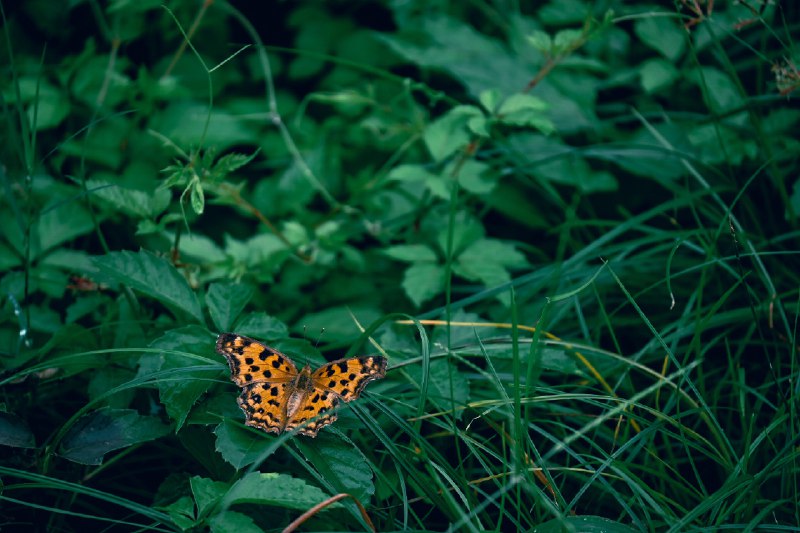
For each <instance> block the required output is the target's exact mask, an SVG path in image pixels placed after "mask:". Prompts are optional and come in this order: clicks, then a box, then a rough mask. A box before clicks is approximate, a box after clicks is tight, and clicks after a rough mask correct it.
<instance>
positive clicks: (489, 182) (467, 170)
mask: <svg viewBox="0 0 800 533" xmlns="http://www.w3.org/2000/svg"><path fill="white" fill-rule="evenodd" d="M493 172H495V171H494V170H493V169H492V167H490V166H489V165H487V164H486V163H483V162H481V161H475V160H473V159H468V160H467V161H464V163H463V164H462V165H461V169H460V170H459V173H458V183H459V184H461V187H462V188H463V189H464V190H465V191H468V192H471V193H472V194H477V195H484V194H489V193H490V192H492V189H494V186H495V185H496V184H497V180H496V179H495V178H494V176H493ZM448 198H449V194H448Z"/></svg>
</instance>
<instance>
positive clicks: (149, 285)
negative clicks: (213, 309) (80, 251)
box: [92, 250, 203, 324]
mask: <svg viewBox="0 0 800 533" xmlns="http://www.w3.org/2000/svg"><path fill="white" fill-rule="evenodd" d="M92 262H93V263H94V265H95V266H96V267H97V268H98V270H100V272H101V273H102V274H103V275H104V276H105V277H106V278H108V279H111V280H113V281H116V282H118V283H122V284H123V285H127V286H129V287H130V288H132V289H135V290H137V291H139V292H141V293H143V294H146V295H147V296H150V297H152V298H155V299H156V300H158V301H160V302H161V303H163V304H164V305H166V306H168V307H170V308H173V309H181V310H183V311H185V312H186V313H188V314H189V315H190V316H191V317H193V318H194V319H196V320H197V321H198V322H200V323H201V324H202V323H203V313H202V311H201V310H200V302H199V301H198V299H197V295H196V294H195V293H194V291H192V289H191V287H189V284H188V283H187V282H186V278H184V277H183V276H182V275H181V273H180V272H178V271H177V270H176V269H175V267H174V266H172V265H171V264H170V263H169V261H167V260H166V259H164V258H163V257H157V256H155V255H153V254H152V253H150V252H148V251H146V250H140V251H139V252H111V253H109V254H106V255H101V256H97V257H93V258H92Z"/></svg>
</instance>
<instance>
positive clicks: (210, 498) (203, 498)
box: [189, 476, 229, 517]
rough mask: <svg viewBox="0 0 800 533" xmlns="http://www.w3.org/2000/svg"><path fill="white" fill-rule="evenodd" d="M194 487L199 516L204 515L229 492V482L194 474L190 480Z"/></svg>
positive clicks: (191, 485) (190, 484) (193, 491)
mask: <svg viewBox="0 0 800 533" xmlns="http://www.w3.org/2000/svg"><path fill="white" fill-rule="evenodd" d="M189 486H190V487H191V488H192V495H193V496H194V501H195V504H196V505H197V516H199V517H203V516H205V514H206V511H208V510H209V509H211V508H212V507H213V506H214V505H215V504H216V503H217V502H218V501H220V500H221V499H222V497H223V496H224V495H225V493H226V492H228V488H229V486H228V484H227V483H223V482H221V481H213V480H211V479H208V478H204V477H201V476H193V477H192V478H191V479H190V480H189Z"/></svg>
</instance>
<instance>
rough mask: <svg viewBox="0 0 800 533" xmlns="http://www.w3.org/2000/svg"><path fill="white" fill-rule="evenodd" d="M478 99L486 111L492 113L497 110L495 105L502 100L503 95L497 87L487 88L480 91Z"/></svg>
mask: <svg viewBox="0 0 800 533" xmlns="http://www.w3.org/2000/svg"><path fill="white" fill-rule="evenodd" d="M478 100H480V102H481V105H482V106H483V108H484V109H485V110H486V112H487V113H489V114H490V115H494V114H495V112H496V111H497V106H498V105H500V102H502V101H503V95H502V94H501V93H500V91H498V90H497V89H487V90H485V91H483V92H481V95H480V97H479V98H478Z"/></svg>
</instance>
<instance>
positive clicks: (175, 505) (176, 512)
mask: <svg viewBox="0 0 800 533" xmlns="http://www.w3.org/2000/svg"><path fill="white" fill-rule="evenodd" d="M165 509H166V511H167V514H169V517H170V518H172V520H173V521H174V522H175V524H177V525H178V527H180V528H181V529H183V530H184V531H185V530H187V529H191V528H192V527H194V526H195V524H196V522H197V519H196V518H195V515H194V502H193V501H192V499H191V498H190V497H189V496H181V497H180V498H178V499H177V500H175V501H174V502H172V503H171V504H169V505H167V506H166V507H165Z"/></svg>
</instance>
